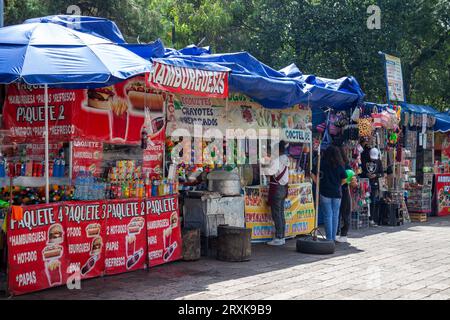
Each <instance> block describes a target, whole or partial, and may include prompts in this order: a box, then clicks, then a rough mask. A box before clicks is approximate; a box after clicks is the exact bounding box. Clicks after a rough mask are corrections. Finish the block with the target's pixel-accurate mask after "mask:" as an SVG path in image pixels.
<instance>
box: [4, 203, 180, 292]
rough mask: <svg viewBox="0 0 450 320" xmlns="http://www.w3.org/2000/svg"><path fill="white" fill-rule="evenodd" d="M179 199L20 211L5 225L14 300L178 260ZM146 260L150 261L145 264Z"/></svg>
mask: <svg viewBox="0 0 450 320" xmlns="http://www.w3.org/2000/svg"><path fill="white" fill-rule="evenodd" d="M179 221H180V216H179V211H178V197H177V196H175V195H174V196H166V197H161V198H154V199H153V198H152V199H148V200H116V201H108V202H107V201H97V202H66V203H59V204H52V205H38V206H29V207H25V208H24V215H23V220H22V221H14V220H10V221H8V232H7V236H8V261H9V265H8V268H9V272H8V284H9V291H10V292H11V293H12V294H13V295H22V294H26V293H30V292H34V291H40V290H44V289H48V288H51V287H55V286H61V285H65V284H67V283H68V282H71V281H72V280H73V279H76V277H79V279H81V280H82V279H88V278H94V277H98V276H102V275H104V274H118V273H123V272H128V271H133V270H138V269H142V268H144V267H145V266H146V265H150V266H156V265H160V264H163V263H168V262H171V261H175V260H178V259H180V258H181V248H182V242H181V241H182V239H181V226H180V222H179ZM149 260H150V261H149Z"/></svg>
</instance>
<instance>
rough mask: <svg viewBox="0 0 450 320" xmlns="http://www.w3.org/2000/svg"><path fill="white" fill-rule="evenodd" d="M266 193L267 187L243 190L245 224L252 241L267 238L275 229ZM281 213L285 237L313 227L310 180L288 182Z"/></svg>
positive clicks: (304, 232) (314, 216)
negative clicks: (294, 182) (283, 209)
mask: <svg viewBox="0 0 450 320" xmlns="http://www.w3.org/2000/svg"><path fill="white" fill-rule="evenodd" d="M267 195H268V189H267V187H265V188H264V187H262V188H261V187H248V188H246V190H245V221H246V226H247V228H249V229H252V240H253V241H254V242H266V241H270V240H272V239H273V236H274V233H275V230H274V229H275V228H274V223H273V220H272V214H271V210H270V207H269V206H268V204H267ZM285 217H286V237H295V236H297V235H301V234H308V233H310V232H311V231H312V230H313V229H314V228H315V219H316V214H315V210H314V202H313V193H312V186H311V184H310V183H304V184H298V185H291V186H289V195H288V198H287V199H286V202H285Z"/></svg>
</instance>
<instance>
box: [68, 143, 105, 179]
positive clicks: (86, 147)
mask: <svg viewBox="0 0 450 320" xmlns="http://www.w3.org/2000/svg"><path fill="white" fill-rule="evenodd" d="M102 161H103V143H102V142H94V141H86V140H75V141H74V142H73V176H74V177H75V178H76V176H77V174H78V172H80V171H89V172H92V174H93V175H94V176H99V175H100V174H101V173H102Z"/></svg>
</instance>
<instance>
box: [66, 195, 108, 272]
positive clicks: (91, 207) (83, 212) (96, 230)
mask: <svg viewBox="0 0 450 320" xmlns="http://www.w3.org/2000/svg"><path fill="white" fill-rule="evenodd" d="M62 210H63V211H64V214H65V215H66V221H67V223H66V227H67V230H66V232H67V245H68V249H69V250H68V258H69V260H70V272H78V271H79V272H80V274H81V279H90V278H95V277H99V276H102V275H103V272H104V270H105V243H106V241H105V239H106V219H105V217H104V212H103V210H102V205H101V203H100V202H82V203H78V202H68V203H66V204H65V205H64V206H62Z"/></svg>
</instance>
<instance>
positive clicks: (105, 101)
mask: <svg viewBox="0 0 450 320" xmlns="http://www.w3.org/2000/svg"><path fill="white" fill-rule="evenodd" d="M114 96H115V93H114V88H113V87H105V88H97V89H90V90H88V103H87V104H88V106H89V107H90V108H93V109H99V110H109V109H110V108H111V102H112V100H113V97H114Z"/></svg>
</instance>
